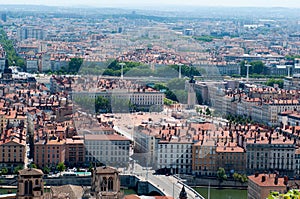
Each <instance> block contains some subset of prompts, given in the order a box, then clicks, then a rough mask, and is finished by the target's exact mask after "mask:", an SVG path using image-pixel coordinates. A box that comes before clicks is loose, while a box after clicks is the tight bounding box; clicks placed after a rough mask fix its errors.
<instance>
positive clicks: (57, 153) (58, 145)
mask: <svg viewBox="0 0 300 199" xmlns="http://www.w3.org/2000/svg"><path fill="white" fill-rule="evenodd" d="M65 147H66V141H65V140H60V139H59V138H50V139H45V140H40V141H38V142H36V143H34V158H33V161H34V164H35V165H37V166H38V167H40V168H43V167H45V166H47V167H49V168H56V166H57V164H58V163H60V162H65Z"/></svg>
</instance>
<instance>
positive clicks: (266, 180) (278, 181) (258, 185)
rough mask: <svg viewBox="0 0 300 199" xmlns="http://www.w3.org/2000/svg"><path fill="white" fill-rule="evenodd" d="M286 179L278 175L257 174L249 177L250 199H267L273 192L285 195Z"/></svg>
mask: <svg viewBox="0 0 300 199" xmlns="http://www.w3.org/2000/svg"><path fill="white" fill-rule="evenodd" d="M286 190H287V187H286V182H285V180H284V178H279V177H278V176H277V175H276V174H258V173H257V174H255V175H251V176H248V199H266V198H268V196H269V194H270V193H271V192H273V191H274V192H278V193H285V191H286Z"/></svg>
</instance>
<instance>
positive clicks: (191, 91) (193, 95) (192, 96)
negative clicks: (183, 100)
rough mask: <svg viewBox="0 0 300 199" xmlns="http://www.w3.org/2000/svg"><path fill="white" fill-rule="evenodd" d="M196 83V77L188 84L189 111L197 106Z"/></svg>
mask: <svg viewBox="0 0 300 199" xmlns="http://www.w3.org/2000/svg"><path fill="white" fill-rule="evenodd" d="M195 82H196V81H195V80H194V77H192V78H191V79H190V81H189V82H188V109H193V108H194V107H195V105H196V93H195Z"/></svg>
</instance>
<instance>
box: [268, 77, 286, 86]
mask: <svg viewBox="0 0 300 199" xmlns="http://www.w3.org/2000/svg"><path fill="white" fill-rule="evenodd" d="M274 84H277V85H278V87H279V88H283V80H282V79H273V78H272V79H269V80H268V81H267V82H266V85H267V86H272V87H273V86H274Z"/></svg>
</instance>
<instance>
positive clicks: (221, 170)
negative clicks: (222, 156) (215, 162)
mask: <svg viewBox="0 0 300 199" xmlns="http://www.w3.org/2000/svg"><path fill="white" fill-rule="evenodd" d="M217 179H218V180H219V181H220V182H223V181H224V180H227V175H226V173H225V169H224V168H222V167H220V168H219V169H218V171H217Z"/></svg>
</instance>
